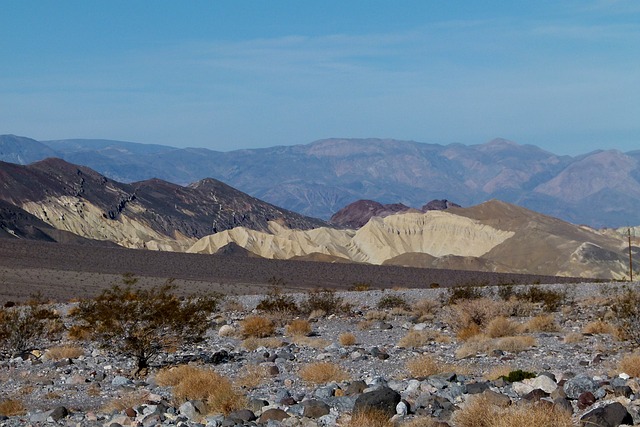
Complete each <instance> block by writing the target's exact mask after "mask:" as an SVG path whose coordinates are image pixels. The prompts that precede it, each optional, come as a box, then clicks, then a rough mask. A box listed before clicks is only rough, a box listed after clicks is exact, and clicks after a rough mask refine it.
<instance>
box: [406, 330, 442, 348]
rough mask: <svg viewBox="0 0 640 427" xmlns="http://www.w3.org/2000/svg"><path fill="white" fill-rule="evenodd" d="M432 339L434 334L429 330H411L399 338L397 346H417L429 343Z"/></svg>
mask: <svg viewBox="0 0 640 427" xmlns="http://www.w3.org/2000/svg"><path fill="white" fill-rule="evenodd" d="M433 339H434V334H433V332H431V331H416V330H411V331H409V332H407V334H406V335H405V336H404V337H402V338H400V341H398V347H401V348H419V347H424V346H425V345H427V344H429V343H430V342H431V341H433Z"/></svg>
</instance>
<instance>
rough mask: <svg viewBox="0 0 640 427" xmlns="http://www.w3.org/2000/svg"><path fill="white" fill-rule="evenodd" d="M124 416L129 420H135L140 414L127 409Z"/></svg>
mask: <svg viewBox="0 0 640 427" xmlns="http://www.w3.org/2000/svg"><path fill="white" fill-rule="evenodd" d="M124 414H125V415H126V416H127V417H129V418H135V417H137V416H138V413H137V412H136V410H135V409H133V408H127V409H125V410H124Z"/></svg>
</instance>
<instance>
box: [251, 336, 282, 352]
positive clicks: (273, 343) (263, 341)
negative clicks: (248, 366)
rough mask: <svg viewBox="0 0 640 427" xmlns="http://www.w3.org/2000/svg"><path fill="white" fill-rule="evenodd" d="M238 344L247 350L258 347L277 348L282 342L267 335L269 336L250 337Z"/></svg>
mask: <svg viewBox="0 0 640 427" xmlns="http://www.w3.org/2000/svg"><path fill="white" fill-rule="evenodd" d="M240 345H241V346H242V347H243V348H244V349H245V350H248V351H254V350H256V349H258V348H260V347H265V348H278V347H282V345H283V342H282V340H281V339H279V338H275V337H269V338H254V337H250V338H247V339H246V340H244V341H242V342H241V343H240Z"/></svg>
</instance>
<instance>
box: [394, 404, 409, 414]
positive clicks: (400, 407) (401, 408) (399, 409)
mask: <svg viewBox="0 0 640 427" xmlns="http://www.w3.org/2000/svg"><path fill="white" fill-rule="evenodd" d="M408 412H409V408H408V407H407V404H406V403H404V402H402V401H401V402H400V403H398V404H397V405H396V414H398V415H400V416H402V417H404V416H405V415H407V413H408Z"/></svg>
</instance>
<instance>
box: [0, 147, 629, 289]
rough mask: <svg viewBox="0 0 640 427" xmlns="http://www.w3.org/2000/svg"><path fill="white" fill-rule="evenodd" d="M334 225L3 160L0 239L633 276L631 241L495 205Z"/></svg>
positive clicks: (364, 213)
mask: <svg viewBox="0 0 640 427" xmlns="http://www.w3.org/2000/svg"><path fill="white" fill-rule="evenodd" d="M333 220H334V224H333V225H330V224H328V223H326V222H324V221H322V220H318V219H314V218H310V217H304V216H302V215H300V214H298V213H294V212H291V211H288V210H285V209H281V208H278V207H276V206H273V205H271V204H269V203H266V202H263V201H261V200H259V199H256V198H254V197H251V196H249V195H247V194H245V193H243V192H240V191H238V190H236V189H234V188H232V187H230V186H228V185H226V184H224V183H222V182H220V181H217V180H214V179H211V178H206V179H203V180H200V181H197V182H195V183H193V184H190V185H187V186H180V185H177V184H172V183H169V182H167V181H162V180H159V179H156V178H154V179H150V180H146V181H138V182H134V183H129V184H127V183H120V182H117V181H115V180H112V179H109V178H107V177H105V176H104V175H101V174H99V173H98V172H95V171H94V170H92V169H90V168H88V167H86V166H79V165H74V164H71V163H68V162H66V161H64V160H62V159H58V158H48V159H45V160H42V161H38V162H34V163H31V164H29V165H18V164H15V163H8V162H0V238H7V239H31V240H43V241H56V242H62V243H72V244H82V245H93V246H99V245H112V246H113V245H114V244H117V245H120V246H124V247H128V248H146V249H153V250H165V251H181V252H191V253H204V254H211V253H216V254H224V255H227V256H244V257H247V256H252V257H261V258H271V259H293V260H311V261H324V262H350V263H354V262H355V263H368V264H388V265H401V266H414V267H429V268H445V269H454V270H477V271H491V272H504V273H525V274H536V275H546V276H556V275H562V276H579V277H589V278H593V277H597V278H606V279H612V278H613V279H623V278H625V277H626V274H628V264H627V261H628V258H627V249H628V248H627V242H626V239H625V237H624V236H623V235H621V234H619V233H618V232H616V231H615V230H612V229H608V230H600V231H599V230H594V229H591V228H589V227H585V226H577V225H574V224H570V223H568V222H565V221H562V220H560V219H557V218H552V217H549V216H545V215H542V214H540V213H536V212H533V211H531V210H528V209H525V208H522V207H518V206H515V205H512V204H508V203H505V202H502V201H497V200H491V201H488V202H485V203H482V204H480V205H477V206H473V207H468V208H462V207H459V206H457V205H455V204H454V203H451V202H448V201H446V200H440V201H437V200H436V201H432V202H431V203H428V204H426V205H425V206H423V207H422V208H421V209H420V210H418V209H414V208H408V207H407V206H404V205H401V204H393V205H382V204H380V203H377V202H374V201H360V202H356V203H354V204H351V205H349V206H347V207H346V208H345V209H343V210H341V211H340V212H339V213H338V214H337V215H335V216H334V218H333ZM341 222H344V223H343V224H339V223H341ZM362 223H364V224H362ZM361 224H362V225H361ZM338 225H342V226H343V227H344V226H347V228H340V227H338ZM356 228H357V229H356ZM638 242H639V241H638V239H634V246H633V249H632V250H633V254H634V257H635V262H636V265H640V258H639V256H640V250H639V248H638Z"/></svg>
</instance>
